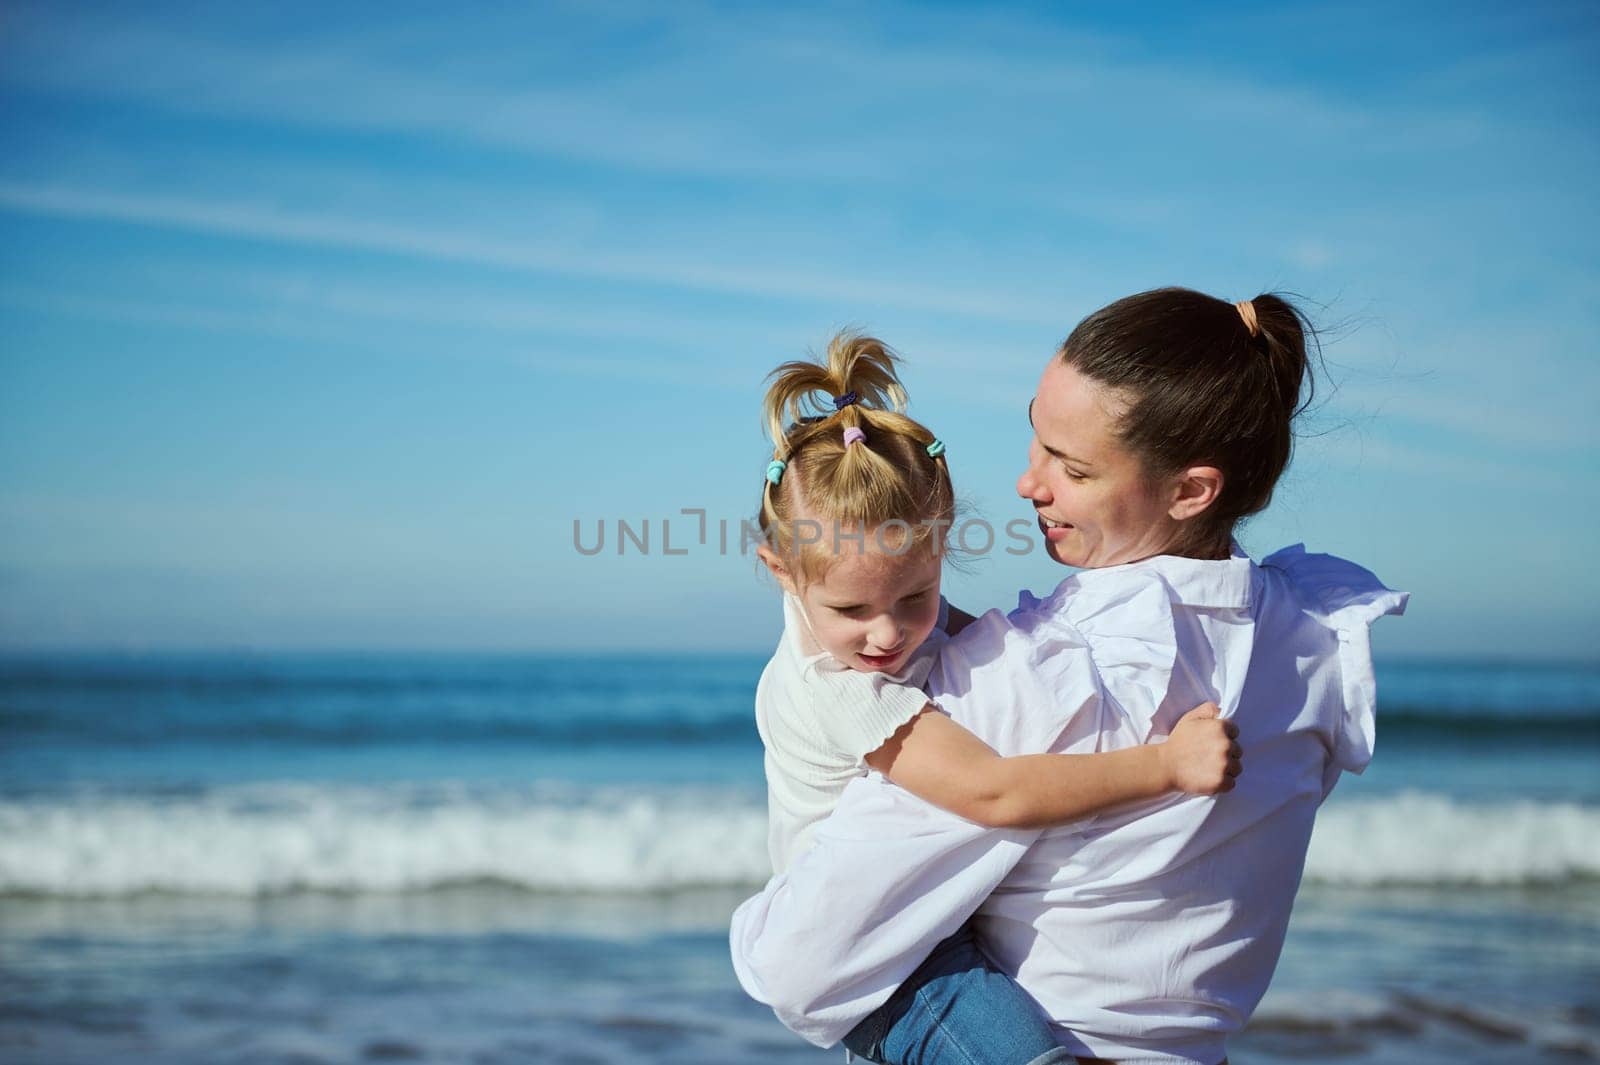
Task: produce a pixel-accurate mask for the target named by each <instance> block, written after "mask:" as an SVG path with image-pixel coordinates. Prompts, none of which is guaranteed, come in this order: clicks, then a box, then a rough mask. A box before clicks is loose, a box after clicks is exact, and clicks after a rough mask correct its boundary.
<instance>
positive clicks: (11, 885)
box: [0, 784, 1600, 897]
mask: <svg viewBox="0 0 1600 1065" xmlns="http://www.w3.org/2000/svg"><path fill="white" fill-rule="evenodd" d="M767 873H768V864H767V853H766V811H765V809H764V808H763V806H762V805H761V804H760V802H759V800H758V799H757V798H755V797H753V796H751V795H749V794H746V793H739V794H730V793H718V792H705V791H701V792H666V793H654V794H650V793H633V794H629V793H623V792H615V791H610V792H605V791H602V792H593V793H589V794H586V795H582V796H577V797H573V796H560V795H552V794H549V793H540V792H537V791H531V790H521V791H517V790H501V791H485V790H474V789H471V788H466V787H455V788H450V787H443V788H441V787H439V786H431V787H428V788H406V787H350V786H329V785H312V784H281V785H254V786H249V787H237V788H228V789H221V790H217V791H213V792H208V793H203V794H198V795H189V796H183V797H152V796H135V795H106V794H97V795H88V794H86V795H79V796H74V797H55V798H48V799H46V798H37V797H36V798H30V799H8V800H4V801H0V892H4V893H9V894H38V895H48V896H56V897H89V896H117V895H131V894H139V893H144V892H175V893H182V894H217V895H259V894H277V893H284V892H293V891H305V890H310V891H341V892H398V891H422V890H429V889H434V888H441V887H447V886H452V885H458V884H466V883H476V882H497V883H502V884H507V885H512V886H516V887H520V888H524V889H528V890H533V891H583V892H624V893H656V892H661V891H670V890H673V889H677V888H688V887H695V886H708V885H720V886H746V885H757V884H760V883H761V882H762V881H763V880H765V878H766V876H767ZM1591 877H1600V808H1596V807H1592V806H1580V805H1577V804H1572V803H1538V802H1531V801H1522V802H1513V803H1508V804H1501V805H1492V804H1477V803H1465V802H1461V801H1458V800H1452V799H1449V798H1445V797H1443V796H1437V795H1423V794H1404V795H1397V796H1391V797H1388V798H1382V799H1366V800H1360V801H1352V802H1348V803H1340V802H1339V801H1337V800H1335V801H1334V802H1333V803H1332V804H1330V805H1329V807H1328V808H1327V809H1325V810H1324V811H1323V812H1322V814H1321V816H1320V818H1319V820H1318V824H1317V831H1316V835H1315V838H1314V839H1313V841H1312V845H1311V853H1310V856H1309V858H1308V861H1307V866H1306V878H1307V880H1308V881H1311V882H1324V883H1334V884H1354V885H1375V884H1418V885H1426V884H1452V885H1517V884H1539V883H1543V884H1549V883H1559V882H1563V881H1568V880H1574V879H1580V878H1591Z"/></svg>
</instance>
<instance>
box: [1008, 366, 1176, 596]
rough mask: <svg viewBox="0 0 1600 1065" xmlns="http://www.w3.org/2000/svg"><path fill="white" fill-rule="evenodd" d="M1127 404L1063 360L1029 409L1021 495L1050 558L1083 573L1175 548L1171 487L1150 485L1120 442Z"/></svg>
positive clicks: (1042, 384) (1048, 374) (1049, 373)
mask: <svg viewBox="0 0 1600 1065" xmlns="http://www.w3.org/2000/svg"><path fill="white" fill-rule="evenodd" d="M1125 409H1126V402H1125V401H1124V400H1123V399H1122V398H1121V397H1120V396H1118V394H1117V393H1116V392H1114V391H1112V390H1110V389H1106V388H1103V387H1102V386H1100V385H1098V384H1096V383H1095V382H1094V381H1091V380H1090V379H1089V378H1087V377H1084V376H1083V375H1082V374H1080V373H1078V371H1077V370H1076V369H1074V368H1073V367H1071V366H1068V365H1067V364H1065V363H1063V362H1062V361H1061V359H1060V358H1059V357H1054V358H1052V359H1051V360H1050V364H1049V365H1048V366H1047V367H1045V371H1044V376H1043V377H1041V378H1040V379H1039V390H1038V393H1037V394H1036V395H1035V396H1034V398H1033V404H1032V406H1031V407H1030V408H1029V420H1030V421H1031V422H1032V423H1033V443H1032V444H1031V445H1030V447H1029V449H1028V468H1027V469H1026V470H1025V471H1023V474H1022V476H1021V477H1019V478H1017V494H1018V495H1020V496H1021V497H1022V498H1023V499H1026V500H1028V501H1029V502H1031V503H1032V504H1033V508H1034V510H1035V511H1037V512H1038V516H1039V528H1040V530H1041V531H1042V532H1043V534H1044V538H1045V544H1046V547H1047V549H1048V550H1049V552H1050V557H1052V558H1054V559H1055V560H1056V561H1057V562H1060V563H1063V564H1064V565H1068V566H1078V567H1080V568H1096V567H1100V566H1116V565H1120V564H1122V563H1124V562H1137V561H1138V560H1139V559H1142V558H1149V557H1151V556H1152V555H1159V554H1162V553H1164V552H1165V551H1166V550H1167V549H1168V548H1169V547H1171V545H1173V544H1174V543H1176V542H1177V539H1178V535H1179V526H1180V523H1179V522H1178V521H1177V520H1175V519H1174V518H1172V517H1171V516H1170V515H1169V513H1168V509H1169V506H1170V502H1171V501H1170V498H1169V497H1170V495H1171V491H1170V488H1171V486H1169V485H1167V484H1165V483H1155V484H1152V483H1151V482H1150V481H1149V480H1148V479H1147V478H1146V477H1145V475H1144V470H1143V468H1142V466H1141V464H1140V462H1139V460H1138V459H1137V458H1136V457H1135V456H1133V455H1132V454H1130V453H1129V452H1128V451H1127V450H1126V449H1124V448H1123V447H1122V445H1121V444H1119V443H1118V442H1117V438H1116V431H1115V430H1116V424H1117V420H1118V418H1119V417H1120V416H1121V415H1122V413H1123V411H1124V410H1125Z"/></svg>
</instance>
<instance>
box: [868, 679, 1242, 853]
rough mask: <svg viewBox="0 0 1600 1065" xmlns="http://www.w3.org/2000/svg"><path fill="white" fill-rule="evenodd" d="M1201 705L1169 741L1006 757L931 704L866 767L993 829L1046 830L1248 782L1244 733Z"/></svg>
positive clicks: (872, 756)
mask: <svg viewBox="0 0 1600 1065" xmlns="http://www.w3.org/2000/svg"><path fill="white" fill-rule="evenodd" d="M1217 714H1218V711H1217V707H1216V704H1214V703H1202V704H1200V705H1199V706H1197V707H1195V708H1194V709H1193V710H1191V711H1189V712H1188V713H1187V714H1185V715H1183V717H1182V718H1181V719H1179V721H1178V723H1177V724H1176V725H1175V726H1173V729H1172V734H1171V736H1169V737H1168V738H1167V742H1166V743H1162V744H1146V745H1143V746H1140V747H1129V748H1127V749H1126V750H1121V751H1106V752H1104V753H1101V754H1024V755H1017V756H1015V757H1012V758H1002V757H1000V756H999V755H998V754H996V753H995V752H994V750H993V749H992V748H991V747H990V746H989V745H988V744H986V743H984V742H983V741H982V740H980V739H978V737H976V736H974V735H973V734H972V733H970V732H968V731H967V730H966V729H964V728H962V727H961V726H960V725H958V724H956V723H955V722H954V721H952V720H950V718H949V717H947V716H945V715H944V714H943V713H941V712H939V711H938V710H937V709H936V708H935V707H934V706H933V705H932V704H931V703H930V704H929V705H928V706H926V707H924V708H923V711H922V713H920V714H918V715H917V716H916V717H914V718H912V719H911V720H910V721H908V722H906V723H905V724H904V725H902V726H901V727H900V730H899V731H898V732H896V733H895V734H894V735H893V736H891V737H889V739H888V740H887V741H885V743H884V744H883V746H882V747H879V748H878V749H877V750H876V751H873V752H872V753H871V754H869V755H867V759H866V760H867V764H868V765H869V766H871V767H872V768H873V769H876V770H877V771H878V772H880V773H882V774H883V775H884V776H886V777H888V778H889V779H890V780H892V781H894V782H895V783H896V784H898V785H900V786H901V787H902V788H905V789H906V790H907V791H909V792H911V793H912V794H914V795H916V796H918V797H919V798H922V799H925V800H927V801H928V802H931V803H933V804H934V805H935V806H939V807H942V808H944V809H946V810H949V811H950V812H951V813H953V814H956V815H957V816H959V817H964V818H966V819H967V820H968V821H973V822H976V823H977V824H980V825H984V826H986V827H989V828H1042V827H1044V826H1046V825H1054V824H1059V823H1061V822H1063V821H1075V820H1077V819H1078V818H1080V817H1086V816H1088V815H1089V814H1093V813H1098V812H1099V811H1101V810H1104V809H1106V808H1107V807H1110V806H1116V805H1118V804H1119V803H1124V802H1130V801H1134V800H1138V799H1150V798H1154V797H1155V796H1157V795H1162V794H1164V793H1166V792H1169V791H1186V792H1189V793H1191V794H1195V795H1214V794H1216V793H1217V792H1222V791H1231V790H1232V789H1233V778H1234V777H1236V776H1238V775H1239V771H1240V763H1239V759H1240V756H1241V752H1240V750H1239V745H1238V744H1237V743H1235V742H1234V737H1236V736H1237V735H1238V734H1239V728H1238V726H1237V725H1235V724H1234V723H1233V722H1231V721H1226V720H1223V719H1222V718H1219V717H1218V716H1217Z"/></svg>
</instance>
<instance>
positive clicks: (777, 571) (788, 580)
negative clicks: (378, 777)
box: [756, 544, 800, 595]
mask: <svg viewBox="0 0 1600 1065" xmlns="http://www.w3.org/2000/svg"><path fill="white" fill-rule="evenodd" d="M756 554H757V555H758V556H759V557H760V558H761V561H762V562H763V563H764V564H765V565H766V567H767V572H769V573H771V574H772V576H773V578H774V579H776V580H777V582H778V584H779V585H781V586H782V587H783V590H784V591H786V592H788V593H789V594H790V595H799V594H800V590H799V589H798V588H797V587H795V583H794V577H793V575H792V574H790V572H789V569H788V567H787V566H785V565H784V564H783V559H781V558H779V557H778V553H777V552H776V551H774V550H773V549H772V548H770V547H768V546H767V545H766V544H762V545H761V546H760V547H758V548H756Z"/></svg>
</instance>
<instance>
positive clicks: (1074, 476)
mask: <svg viewBox="0 0 1600 1065" xmlns="http://www.w3.org/2000/svg"><path fill="white" fill-rule="evenodd" d="M1061 468H1062V469H1063V470H1064V471H1066V474H1067V480H1069V481H1085V480H1088V479H1089V475H1088V474H1086V473H1084V472H1083V471H1081V470H1075V469H1073V468H1072V467H1071V466H1068V465H1066V464H1065V463H1062V465H1061Z"/></svg>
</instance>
